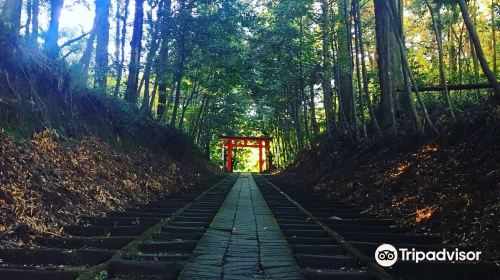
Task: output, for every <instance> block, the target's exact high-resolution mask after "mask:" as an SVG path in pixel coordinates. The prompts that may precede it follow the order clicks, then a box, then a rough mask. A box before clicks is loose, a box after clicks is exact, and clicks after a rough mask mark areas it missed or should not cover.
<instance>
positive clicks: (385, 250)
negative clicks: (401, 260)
mask: <svg viewBox="0 0 500 280" xmlns="http://www.w3.org/2000/svg"><path fill="white" fill-rule="evenodd" d="M375 260H376V261H377V263H378V264H379V265H381V266H384V267H388V266H392V265H394V264H395V263H396V262H397V261H398V251H397V250H396V248H395V247H394V246H392V245H391V244H382V245H380V246H378V248H377V250H376V251H375Z"/></svg>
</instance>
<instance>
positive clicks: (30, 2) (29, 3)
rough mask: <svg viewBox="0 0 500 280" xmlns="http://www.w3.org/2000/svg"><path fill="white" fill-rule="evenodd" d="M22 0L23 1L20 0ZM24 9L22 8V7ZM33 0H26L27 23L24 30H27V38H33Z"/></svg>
mask: <svg viewBox="0 0 500 280" xmlns="http://www.w3.org/2000/svg"><path fill="white" fill-rule="evenodd" d="M19 2H21V1H19ZM21 10H22V8H21ZM32 13H33V0H27V1H26V24H25V25H24V30H25V31H26V32H25V34H24V36H25V37H26V39H28V40H29V39H30V38H31V20H32V18H33V15H32Z"/></svg>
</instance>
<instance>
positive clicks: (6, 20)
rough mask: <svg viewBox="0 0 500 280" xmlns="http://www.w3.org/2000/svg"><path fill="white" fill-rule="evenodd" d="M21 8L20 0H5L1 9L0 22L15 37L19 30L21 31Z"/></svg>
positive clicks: (21, 2)
mask: <svg viewBox="0 0 500 280" xmlns="http://www.w3.org/2000/svg"><path fill="white" fill-rule="evenodd" d="M22 8H23V1H22V0H5V3H4V5H3V7H2V14H1V17H0V20H1V21H2V24H3V25H4V26H5V27H6V28H7V30H9V32H10V33H11V34H13V35H15V36H18V35H19V29H21V11H22Z"/></svg>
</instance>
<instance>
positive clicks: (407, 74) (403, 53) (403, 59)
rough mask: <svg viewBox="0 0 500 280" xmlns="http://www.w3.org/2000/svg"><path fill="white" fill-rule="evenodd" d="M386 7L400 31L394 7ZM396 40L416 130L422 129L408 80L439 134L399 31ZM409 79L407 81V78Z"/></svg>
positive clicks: (429, 121)
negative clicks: (416, 80)
mask: <svg viewBox="0 0 500 280" xmlns="http://www.w3.org/2000/svg"><path fill="white" fill-rule="evenodd" d="M385 5H386V7H387V10H388V11H389V17H390V19H391V21H392V24H393V25H394V28H395V29H396V30H401V31H402V28H400V26H398V23H399V24H400V23H401V21H399V20H398V21H396V17H395V16H394V15H395V13H394V9H393V8H394V7H391V6H390V4H389V3H387V2H386V3H385ZM396 41H397V42H398V45H399V52H400V55H401V62H402V67H403V75H404V76H403V78H404V79H405V84H406V87H407V88H408V87H409V90H407V93H408V95H407V98H408V99H409V103H408V105H409V107H410V113H411V115H412V118H413V121H414V124H415V126H416V128H417V129H418V130H422V128H420V127H421V125H420V121H419V117H418V114H417V113H416V109H415V108H414V105H413V101H412V100H411V98H410V96H409V94H410V93H411V84H410V82H411V83H412V84H413V86H414V88H415V95H416V96H417V100H418V103H419V105H420V107H421V109H422V111H423V113H424V117H425V120H426V121H427V123H428V124H429V126H430V127H431V129H432V130H433V132H434V133H435V134H439V132H438V130H437V129H436V127H435V126H434V124H433V122H432V120H431V118H430V116H429V113H428V112H427V108H426V107H425V104H424V102H423V100H422V98H421V96H420V92H419V91H418V86H417V84H416V82H415V79H414V78H413V74H412V72H411V68H410V66H409V64H408V58H407V57H406V50H405V46H404V44H403V40H402V34H401V33H399V34H398V36H396ZM408 78H409V79H410V80H409V81H408V80H407V79H408Z"/></svg>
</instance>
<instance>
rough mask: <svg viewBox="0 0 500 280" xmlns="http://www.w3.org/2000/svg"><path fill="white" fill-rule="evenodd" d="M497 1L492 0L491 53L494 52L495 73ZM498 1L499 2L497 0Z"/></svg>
mask: <svg viewBox="0 0 500 280" xmlns="http://www.w3.org/2000/svg"><path fill="white" fill-rule="evenodd" d="M495 1H496V0H491V53H492V54H493V73H495V74H496V73H497V72H498V68H497V55H498V52H497V35H496V33H497V29H496V21H495V5H496V4H495ZM497 3H498V2H497ZM495 76H496V75H495Z"/></svg>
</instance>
